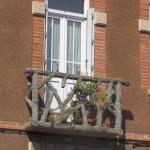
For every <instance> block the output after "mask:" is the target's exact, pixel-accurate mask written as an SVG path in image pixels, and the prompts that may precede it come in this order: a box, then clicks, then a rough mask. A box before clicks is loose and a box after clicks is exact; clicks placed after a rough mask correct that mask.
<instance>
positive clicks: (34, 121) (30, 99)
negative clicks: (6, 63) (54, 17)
mask: <svg viewBox="0 0 150 150" xmlns="http://www.w3.org/2000/svg"><path fill="white" fill-rule="evenodd" d="M25 74H26V75H27V79H28V81H29V83H28V86H29V94H28V96H27V97H26V102H27V104H28V106H29V108H30V109H31V120H30V121H29V122H28V123H27V127H31V126H32V127H33V126H42V127H51V128H52V127H53V128H59V129H71V130H72V129H73V130H81V131H90V132H92V131H93V132H94V131H96V132H104V133H110V134H116V135H120V134H122V112H121V87H122V85H123V86H128V85H129V83H128V81H125V80H120V79H104V78H100V77H88V76H79V75H73V74H66V73H57V72H47V71H43V70H38V69H30V68H28V69H26V71H25ZM56 77H57V78H62V83H61V88H64V87H65V86H66V82H67V80H68V79H72V80H80V81H84V82H94V83H95V84H96V85H97V87H99V86H101V85H105V88H106V94H107V97H106V99H108V100H109V99H112V97H113V96H114V97H115V99H113V100H112V103H111V104H108V105H106V106H105V107H104V108H103V109H102V108H100V106H99V102H98V101H96V102H95V101H92V100H90V101H92V104H93V105H92V107H93V108H94V110H96V115H95V117H94V119H95V120H96V121H95V123H94V122H92V123H91V120H90V119H91V118H89V115H90V111H89V110H88V109H87V106H86V104H85V102H81V103H79V104H76V105H74V106H68V104H69V103H70V102H71V101H72V100H73V99H74V96H75V94H76V93H75V90H74V88H73V89H72V90H71V92H70V93H68V95H67V97H66V98H65V99H63V100H62V99H61V95H60V96H59V93H58V92H57V89H56V88H55V87H54V85H53V83H52V82H51V81H52V79H53V78H56ZM46 85H47V87H48V89H49V97H48V98H47V99H46V96H44V93H45V87H46ZM40 90H41V91H42V92H41V91H40ZM41 93H42V95H41ZM54 98H55V100H56V101H57V103H58V107H57V108H56V109H52V108H51V104H52V101H53V99H54ZM40 100H42V102H43V103H44V104H43V106H40V105H39V101H40ZM56 110H59V114H60V117H58V118H57V119H56V120H55V118H53V120H50V119H48V118H51V116H52V115H53V113H55V111H56ZM66 110H68V111H69V112H67V113H66V112H65V111H66ZM77 111H80V113H81V116H80V118H78V120H80V119H81V120H82V121H81V123H76V122H75V114H76V116H77V115H79V114H77V113H76V112H77ZM104 113H106V114H111V115H112V116H113V118H114V126H113V127H112V126H111V125H110V126H109V127H105V126H104V124H105V119H104ZM70 116H73V117H74V118H73V121H71V122H67V119H68V118H69V117H70Z"/></svg>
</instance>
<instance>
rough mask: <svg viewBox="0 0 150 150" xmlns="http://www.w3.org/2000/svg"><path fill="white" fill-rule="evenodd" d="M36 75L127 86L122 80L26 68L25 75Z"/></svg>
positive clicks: (126, 82)
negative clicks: (119, 83)
mask: <svg viewBox="0 0 150 150" xmlns="http://www.w3.org/2000/svg"><path fill="white" fill-rule="evenodd" d="M33 73H37V74H38V75H44V76H48V75H52V76H53V77H58V78H64V77H65V78H68V79H72V80H79V79H81V80H82V81H91V82H98V81H100V82H101V83H109V82H110V81H113V82H114V83H115V84H116V83H117V82H121V83H122V84H123V85H125V86H129V82H128V81H127V80H122V79H107V78H102V77H97V76H94V77H91V76H85V75H74V74H68V73H62V72H50V71H45V70H40V69H32V68H26V70H25V74H31V75H32V74H33Z"/></svg>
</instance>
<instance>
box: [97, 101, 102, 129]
mask: <svg viewBox="0 0 150 150" xmlns="http://www.w3.org/2000/svg"><path fill="white" fill-rule="evenodd" d="M96 107H97V122H96V125H97V126H98V127H101V126H102V119H103V118H102V116H103V110H101V109H100V107H99V104H97V105H96Z"/></svg>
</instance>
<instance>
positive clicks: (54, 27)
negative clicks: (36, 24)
mask: <svg viewBox="0 0 150 150" xmlns="http://www.w3.org/2000/svg"><path fill="white" fill-rule="evenodd" d="M59 49H60V20H59V19H55V18H48V31H47V56H46V57H47V61H46V63H47V65H46V66H47V68H46V69H47V70H52V71H55V72H56V71H59Z"/></svg>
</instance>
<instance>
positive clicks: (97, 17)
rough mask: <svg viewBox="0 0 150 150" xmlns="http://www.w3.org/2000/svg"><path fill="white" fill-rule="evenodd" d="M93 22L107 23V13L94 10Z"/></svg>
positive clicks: (100, 24)
mask: <svg viewBox="0 0 150 150" xmlns="http://www.w3.org/2000/svg"><path fill="white" fill-rule="evenodd" d="M94 24H95V25H99V26H106V25H107V14H106V13H102V12H98V11H96V12H94Z"/></svg>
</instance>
